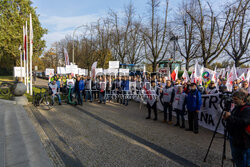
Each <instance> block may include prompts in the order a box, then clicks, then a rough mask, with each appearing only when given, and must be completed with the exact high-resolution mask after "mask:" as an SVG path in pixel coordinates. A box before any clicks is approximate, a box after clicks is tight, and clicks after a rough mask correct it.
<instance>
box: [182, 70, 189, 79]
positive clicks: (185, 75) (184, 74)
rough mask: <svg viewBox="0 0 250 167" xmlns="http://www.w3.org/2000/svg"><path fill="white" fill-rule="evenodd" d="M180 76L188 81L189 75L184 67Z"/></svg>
mask: <svg viewBox="0 0 250 167" xmlns="http://www.w3.org/2000/svg"><path fill="white" fill-rule="evenodd" d="M182 78H183V79H184V82H188V81H189V75H188V72H187V70H186V69H185V70H184V72H183V74H182Z"/></svg>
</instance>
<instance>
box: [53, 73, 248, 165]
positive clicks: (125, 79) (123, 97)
mask: <svg viewBox="0 0 250 167" xmlns="http://www.w3.org/2000/svg"><path fill="white" fill-rule="evenodd" d="M50 81H51V82H50V83H49V87H50V89H51V90H52V97H53V103H54V97H56V96H57V97H58V100H59V104H61V97H60V92H70V95H71V98H73V94H74V95H75V98H76V99H77V104H79V105H82V104H83V101H85V102H87V101H90V102H93V101H94V100H95V99H97V100H98V101H99V103H104V104H105V103H106V101H107V100H108V101H110V100H111V99H115V101H116V102H117V103H120V104H123V105H125V106H127V105H128V104H129V101H130V100H131V99H134V100H138V99H139V100H144V102H146V104H147V108H148V116H147V117H146V119H150V118H151V110H153V111H154V120H158V116H157V115H158V114H157V113H158V111H157V105H156V104H157V102H158V101H160V102H161V103H162V105H163V108H164V118H163V122H166V123H168V124H170V125H171V124H172V123H173V122H172V113H173V112H176V120H177V121H176V123H175V124H174V125H175V126H179V127H180V128H185V127H186V126H185V119H184V116H185V115H186V114H187V115H188V128H187V129H186V130H187V131H193V132H194V133H195V134H197V133H198V131H199V129H198V128H199V126H198V115H199V111H200V109H201V105H202V98H201V95H203V94H216V93H228V92H229V90H228V85H227V80H226V79H225V78H222V77H219V78H218V80H217V81H218V82H216V83H215V82H214V81H211V80H210V79H207V80H206V82H204V81H202V82H200V83H198V84H197V83H194V82H190V81H188V82H185V81H184V79H177V80H176V81H171V80H168V79H167V77H165V76H158V75H153V76H152V75H145V76H140V75H137V76H117V77H116V76H111V75H99V76H96V77H95V78H91V77H90V76H80V75H76V76H75V77H72V76H71V75H68V76H60V75H55V76H53V77H52V78H51V80H50ZM249 90H250V89H249V83H248V82H247V81H242V80H240V79H237V80H235V81H234V82H233V85H232V90H231V92H230V93H233V95H232V96H233V99H236V101H235V102H234V103H235V104H236V106H237V102H238V103H239V99H243V101H242V104H241V105H245V106H246V105H248V103H249ZM237 98H238V101H237ZM243 103H244V104H243ZM241 110H247V111H245V113H244V112H241V113H244V117H243V118H242V117H241V115H240V114H238V113H237V112H232V113H228V112H227V114H226V115H225V116H224V119H225V120H227V122H228V125H229V126H231V128H230V129H231V131H229V133H231V136H232V137H231V139H230V143H231V148H232V149H233V148H234V150H232V156H233V157H236V158H234V159H237V156H238V159H239V156H240V155H239V154H240V153H242V152H245V153H246V154H248V155H250V151H249V149H248V148H247V149H245V148H246V147H249V133H250V127H248V128H249V129H248V130H249V131H248V135H247V137H246V136H245V138H241V137H240V138H239V135H241V136H242V135H243V136H244V135H245V132H242V131H237V130H236V132H237V133H236V134H237V135H236V137H235V134H234V133H235V130H232V129H235V128H232V127H234V126H237V127H239V128H240V127H245V126H246V125H248V126H249V120H250V119H249V116H250V113H249V105H248V106H247V107H246V108H243V109H241ZM243 129H244V128H243ZM239 133H241V134H239ZM246 138H247V139H246ZM235 140H236V141H237V142H235ZM239 141H240V142H243V143H240V144H239V145H240V146H242V145H243V148H244V149H243V150H244V151H242V150H241V152H240V153H239V150H238V152H237V150H236V148H238V146H239V145H237V143H239ZM235 143H236V144H235ZM234 144H235V147H233V146H234ZM240 148H242V147H240ZM246 154H244V156H245V155H246ZM242 157H243V155H242V156H241V158H242ZM248 160H249V158H246V157H245V159H244V162H246V163H249V162H247V161H248ZM235 161H237V160H235ZM236 163H237V162H236Z"/></svg>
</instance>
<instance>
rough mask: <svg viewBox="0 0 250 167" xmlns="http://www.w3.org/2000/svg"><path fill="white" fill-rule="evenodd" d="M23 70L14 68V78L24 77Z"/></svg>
mask: <svg viewBox="0 0 250 167" xmlns="http://www.w3.org/2000/svg"><path fill="white" fill-rule="evenodd" d="M24 69H25V68H24V67H14V77H25V71H24ZM21 71H22V72H21Z"/></svg>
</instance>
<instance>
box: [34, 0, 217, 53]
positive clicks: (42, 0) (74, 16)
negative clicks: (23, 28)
mask: <svg viewBox="0 0 250 167" xmlns="http://www.w3.org/2000/svg"><path fill="white" fill-rule="evenodd" d="M148 1H149V0H32V2H33V5H32V6H33V7H36V12H37V14H39V15H40V16H39V19H40V22H41V24H42V27H44V28H47V29H48V34H46V35H45V36H44V37H43V38H44V39H45V40H46V46H47V48H46V50H47V49H49V48H50V47H51V44H53V43H54V42H56V41H60V40H61V39H63V38H64V37H65V35H72V34H73V31H74V29H75V28H76V27H78V26H81V25H83V24H90V23H93V22H96V21H97V20H98V19H99V18H100V17H104V16H106V15H107V13H108V11H109V9H112V10H115V11H117V12H121V11H123V9H124V6H125V5H127V4H129V2H132V3H133V5H134V6H135V9H136V12H137V13H138V14H140V15H141V16H145V15H147V14H148V13H149V6H148V4H147V2H148ZM212 1H213V0H212ZM162 2H163V3H162V5H164V2H165V0H162ZM181 2H182V0H170V1H169V7H170V8H171V11H172V12H174V11H175V10H178V9H177V7H178V5H179V4H180V3H181Z"/></svg>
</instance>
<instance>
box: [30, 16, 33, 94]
mask: <svg viewBox="0 0 250 167" xmlns="http://www.w3.org/2000/svg"><path fill="white" fill-rule="evenodd" d="M32 56H33V26H32V15H31V13H30V95H32V79H33V78H32Z"/></svg>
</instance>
